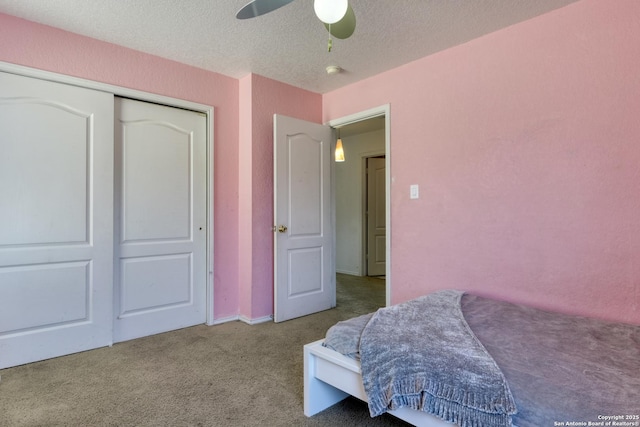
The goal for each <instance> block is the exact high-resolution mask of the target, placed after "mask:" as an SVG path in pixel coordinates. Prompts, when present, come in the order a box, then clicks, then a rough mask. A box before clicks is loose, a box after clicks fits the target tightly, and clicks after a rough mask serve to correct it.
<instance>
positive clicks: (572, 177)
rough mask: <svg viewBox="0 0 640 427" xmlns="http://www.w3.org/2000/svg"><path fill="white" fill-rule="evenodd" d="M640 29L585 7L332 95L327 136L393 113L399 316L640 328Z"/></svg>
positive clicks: (633, 9) (598, 7)
mask: <svg viewBox="0 0 640 427" xmlns="http://www.w3.org/2000/svg"><path fill="white" fill-rule="evenodd" d="M639 17H640V2H638V1H636V0H619V1H616V2H603V1H600V0H584V1H581V2H578V3H574V4H571V5H569V6H567V7H564V8H562V9H559V10H557V11H554V12H551V13H549V14H547V15H544V16H541V17H538V18H536V19H532V20H530V21H527V22H524V23H521V24H518V25H515V26H512V27H509V28H507V29H505V30H502V31H499V32H495V33H493V34H490V35H487V36H485V37H482V38H479V39H476V40H473V41H471V42H469V43H466V44H464V45H461V46H458V47H455V48H453V49H449V50H447V51H444V52H441V53H439V54H436V55H432V56H430V57H426V58H423V59H421V60H419V61H416V62H413V63H411V64H407V65H405V66H403V67H400V68H397V69H395V70H392V71H390V72H387V73H384V74H380V75H378V76H375V77H373V78H370V79H367V80H364V81H361V82H359V83H356V84H354V85H351V86H349V87H346V88H343V89H340V90H336V91H334V92H331V93H328V94H326V95H325V96H323V115H324V121H328V120H330V119H335V118H339V117H343V116H346V115H349V114H352V113H354V112H358V111H363V110H366V109H369V108H372V107H375V106H378V105H381V104H386V103H389V104H390V106H391V107H390V108H391V114H390V115H391V168H392V169H391V174H392V177H393V180H392V187H391V225H392V241H391V251H392V302H394V303H397V302H400V301H403V300H407V299H409V298H412V297H415V296H417V295H421V294H424V293H427V292H430V291H434V290H437V289H441V288H449V287H452V288H458V289H464V290H472V291H475V292H477V293H480V294H485V295H492V296H496V297H500V298H503V299H507V300H511V301H516V302H525V303H528V304H533V305H536V306H539V307H543V308H549V309H557V310H561V311H565V312H570V313H578V314H584V315H591V316H595V317H600V318H606V319H613V320H620V321H627V322H632V323H637V324H640V307H639V304H640V141H639V140H640V119H639V117H640V78H638V70H640V43H638V40H640V26H639V25H638V19H639ZM410 184H419V185H420V199H418V200H410V199H409V185H410Z"/></svg>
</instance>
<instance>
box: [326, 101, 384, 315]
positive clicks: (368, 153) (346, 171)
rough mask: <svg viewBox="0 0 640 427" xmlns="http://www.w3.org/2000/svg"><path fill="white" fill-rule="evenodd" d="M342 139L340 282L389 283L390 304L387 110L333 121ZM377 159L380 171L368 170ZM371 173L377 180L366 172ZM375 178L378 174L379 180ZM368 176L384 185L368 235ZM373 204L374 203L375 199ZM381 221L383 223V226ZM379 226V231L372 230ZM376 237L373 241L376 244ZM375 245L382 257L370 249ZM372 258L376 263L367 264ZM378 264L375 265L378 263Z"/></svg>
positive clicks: (336, 170) (338, 175) (338, 176)
mask: <svg viewBox="0 0 640 427" xmlns="http://www.w3.org/2000/svg"><path fill="white" fill-rule="evenodd" d="M329 125H330V126H332V127H333V128H334V129H336V135H337V136H339V137H340V139H341V140H342V144H343V147H344V152H345V161H344V162H336V163H335V164H334V173H335V188H334V195H335V198H334V201H335V213H336V218H335V224H336V226H335V232H336V238H335V245H336V251H335V253H336V273H337V275H338V282H340V281H341V280H340V278H342V279H345V277H346V276H356V277H361V278H376V279H375V280H380V279H382V280H385V282H386V283H385V298H384V300H385V302H386V305H389V304H390V290H391V282H390V279H391V277H390V255H391V254H390V245H389V242H390V239H389V236H390V226H389V224H390V217H389V201H390V191H389V190H390V188H389V187H390V173H389V171H390V169H389V164H390V156H389V154H390V153H389V135H390V132H389V106H388V105H385V106H382V107H378V108H375V109H372V110H368V111H364V112H362V113H357V114H354V115H351V116H348V117H344V118H341V119H337V120H333V121H331V122H330V123H329ZM376 158H377V159H378V160H377V161H378V166H376V168H377V169H378V170H377V172H376V171H371V169H369V168H368V163H370V159H376ZM367 169H369V171H370V172H372V173H373V175H374V176H370V175H368V174H367ZM375 175H377V176H375ZM369 178H374V179H375V180H376V181H377V183H378V185H380V186H382V188H381V190H382V191H381V192H379V193H378V194H381V199H382V200H378V202H377V207H376V208H375V209H376V212H375V213H378V219H377V220H376V219H374V221H375V222H376V223H377V224H378V227H377V228H378V233H377V235H376V233H375V232H373V233H370V231H371V230H369V229H368V227H367V224H368V223H370V219H371V213H372V209H373V208H374V207H373V206H368V205H369V201H370V200H369V197H368V195H367V193H368V191H367V188H368V187H369V186H370V185H371V182H369V183H368V181H370V179H369ZM374 203H376V202H375V201H374ZM380 220H382V221H381V222H382V224H380ZM374 228H376V227H374ZM372 239H373V240H372ZM371 244H373V246H374V247H375V246H377V249H378V253H377V254H375V253H373V252H372V250H371V249H370V247H371V246H372V245H371ZM372 257H374V260H373V261H377V262H374V263H373V265H372V263H370V262H369V261H371V260H372ZM376 264H377V265H376Z"/></svg>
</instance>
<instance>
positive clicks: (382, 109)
mask: <svg viewBox="0 0 640 427" xmlns="http://www.w3.org/2000/svg"><path fill="white" fill-rule="evenodd" d="M383 115H384V132H385V135H384V139H385V148H384V149H385V168H386V176H385V185H386V187H387V188H386V190H387V191H386V201H385V202H386V216H387V218H386V220H387V221H386V222H387V224H386V227H387V236H386V240H387V241H386V249H385V250H386V251H387V268H386V288H387V289H386V305H387V306H390V305H391V105H390V104H384V105H381V106H379V107H375V108H371V109H369V110H365V111H361V112H359V113H355V114H351V115H349V116H345V117H340V118H337V119H333V120H330V121H329V123H328V125H329V126H331V127H332V128H335V127H340V126H344V125H349V124H352V123H356V122H361V121H363V120H367V119H372V118H374V117H379V116H383ZM334 197H335V192H334ZM334 240H335V239H334ZM334 245H335V243H334Z"/></svg>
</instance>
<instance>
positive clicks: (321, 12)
mask: <svg viewBox="0 0 640 427" xmlns="http://www.w3.org/2000/svg"><path fill="white" fill-rule="evenodd" d="M348 8H349V1H348V0H314V1H313V10H315V12H316V16H317V17H318V19H319V20H321V21H322V22H324V23H325V24H335V23H336V22H338V21H340V20H341V19H342V18H344V16H345V15H346V14H347V9H348Z"/></svg>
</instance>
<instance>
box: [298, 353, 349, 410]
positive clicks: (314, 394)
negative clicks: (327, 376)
mask: <svg viewBox="0 0 640 427" xmlns="http://www.w3.org/2000/svg"><path fill="white" fill-rule="evenodd" d="M315 370H316V356H315V355H314V354H312V353H311V349H310V348H309V346H308V345H305V346H304V414H305V415H306V416H307V417H310V416H312V415H315V414H317V413H318V412H320V411H323V410H325V409H327V408H328V407H330V406H333V405H335V404H336V403H338V402H340V401H341V400H343V399H345V398H346V397H348V396H349V394H348V393H345V392H344V391H342V390H339V389H337V388H335V387H333V386H331V385H329V384H327V383H325V382H324V381H321V380H319V379H317V378H316V377H315V375H314V373H315Z"/></svg>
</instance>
